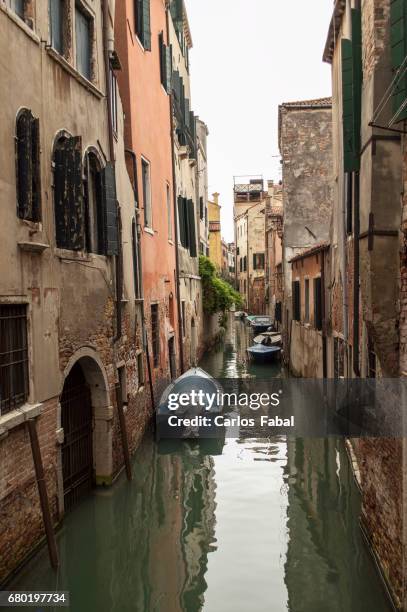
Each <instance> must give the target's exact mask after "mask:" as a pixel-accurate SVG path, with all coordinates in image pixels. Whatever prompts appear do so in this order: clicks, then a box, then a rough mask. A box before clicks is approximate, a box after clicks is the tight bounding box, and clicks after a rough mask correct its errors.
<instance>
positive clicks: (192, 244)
mask: <svg viewBox="0 0 407 612" xmlns="http://www.w3.org/2000/svg"><path fill="white" fill-rule="evenodd" d="M187 206H188V223H189V252H190V254H191V257H196V256H197V249H196V229H195V228H196V226H195V206H194V202H193V200H188V203H187Z"/></svg>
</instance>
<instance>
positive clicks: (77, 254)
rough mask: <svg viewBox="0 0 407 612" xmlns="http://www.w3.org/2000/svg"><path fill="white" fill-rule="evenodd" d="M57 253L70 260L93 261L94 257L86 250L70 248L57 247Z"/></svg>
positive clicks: (58, 255) (60, 257) (61, 257)
mask: <svg viewBox="0 0 407 612" xmlns="http://www.w3.org/2000/svg"><path fill="white" fill-rule="evenodd" d="M55 255H56V256H57V257H59V259H67V260H68V261H86V262H88V263H90V262H91V261H92V257H91V255H90V254H89V253H85V252H84V251H70V250H69V249H60V248H58V247H57V248H56V249H55Z"/></svg>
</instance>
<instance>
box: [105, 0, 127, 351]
mask: <svg viewBox="0 0 407 612" xmlns="http://www.w3.org/2000/svg"><path fill="white" fill-rule="evenodd" d="M113 7H114V4H113ZM102 13H103V52H104V64H105V87H106V101H107V114H108V117H107V119H108V121H107V125H108V132H109V158H110V163H111V164H112V166H113V167H114V168H115V167H116V160H115V154H114V136H113V124H112V92H111V89H110V53H111V52H112V51H113V49H112V47H113V45H114V41H113V40H112V38H111V36H109V0H102ZM119 217H120V213H119V212H118V224H119V228H118V234H119V242H120V246H119V253H118V255H116V256H115V265H114V272H113V274H114V275H115V277H116V278H115V285H116V334H115V337H114V341H115V342H117V341H118V340H120V338H121V337H122V294H121V291H122V288H123V281H122V279H123V261H122V250H121V234H120V223H121V222H120V218H119Z"/></svg>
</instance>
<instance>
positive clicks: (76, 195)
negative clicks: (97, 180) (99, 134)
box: [53, 136, 85, 251]
mask: <svg viewBox="0 0 407 612" xmlns="http://www.w3.org/2000/svg"><path fill="white" fill-rule="evenodd" d="M81 144H82V141H81V138H80V136H74V137H66V136H61V137H60V138H58V140H57V142H56V145H55V148H54V159H53V166H54V210H55V233H56V244H57V247H59V248H61V249H68V250H71V251H81V250H83V249H84V247H85V223H84V203H83V191H82V154H81Z"/></svg>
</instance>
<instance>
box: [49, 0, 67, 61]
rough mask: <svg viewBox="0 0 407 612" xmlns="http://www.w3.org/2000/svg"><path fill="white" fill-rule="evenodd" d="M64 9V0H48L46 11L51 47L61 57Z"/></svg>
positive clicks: (62, 51)
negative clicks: (47, 12)
mask: <svg viewBox="0 0 407 612" xmlns="http://www.w3.org/2000/svg"><path fill="white" fill-rule="evenodd" d="M64 8H65V0H49V4H48V11H49V29H50V35H51V46H52V47H53V49H55V51H58V53H60V54H61V55H63V53H64V37H63V23H64Z"/></svg>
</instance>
